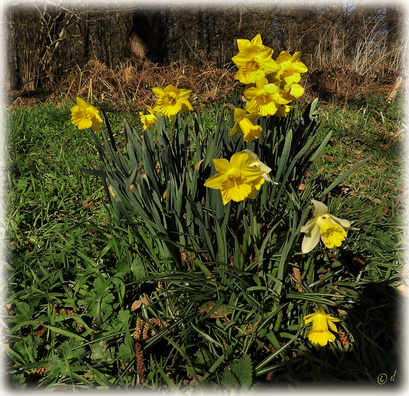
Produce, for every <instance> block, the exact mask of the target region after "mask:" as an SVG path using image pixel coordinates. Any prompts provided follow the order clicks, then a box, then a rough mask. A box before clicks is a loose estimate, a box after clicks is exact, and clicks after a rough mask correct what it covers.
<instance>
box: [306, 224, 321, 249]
mask: <svg viewBox="0 0 409 396" xmlns="http://www.w3.org/2000/svg"><path fill="white" fill-rule="evenodd" d="M320 231H321V230H320V228H319V227H318V226H317V227H313V228H312V229H311V230H310V231H309V232H307V233H306V234H305V235H304V238H303V240H302V244H301V250H302V252H303V253H304V254H306V253H309V252H311V250H312V249H314V248H315V246H317V244H318V242H319V241H320Z"/></svg>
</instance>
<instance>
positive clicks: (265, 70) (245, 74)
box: [232, 34, 280, 84]
mask: <svg viewBox="0 0 409 396" xmlns="http://www.w3.org/2000/svg"><path fill="white" fill-rule="evenodd" d="M237 45H238V47H239V53H238V54H237V55H236V56H234V57H233V58H232V61H233V62H234V63H235V64H236V65H237V67H238V69H239V70H238V72H237V73H236V76H235V79H236V80H239V81H240V82H242V83H244V84H251V83H254V82H255V81H256V77H257V76H260V77H264V76H265V75H266V74H269V73H274V72H276V71H278V70H279V69H280V66H279V65H278V64H277V62H276V61H275V60H274V59H272V58H271V56H272V54H273V50H272V49H271V48H269V47H266V46H265V45H263V42H262V40H261V36H260V34H258V35H257V36H256V37H254V38H253V40H251V42H250V41H249V40H242V39H239V40H237Z"/></svg>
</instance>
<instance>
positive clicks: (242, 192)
mask: <svg viewBox="0 0 409 396" xmlns="http://www.w3.org/2000/svg"><path fill="white" fill-rule="evenodd" d="M250 153H251V151H250ZM252 154H254V153H252ZM254 155H255V154H254ZM256 157H257V156H256ZM252 158H253V161H252V162H250V156H249V150H244V151H240V152H239V153H236V154H234V155H233V156H232V157H231V158H230V162H229V161H228V160H227V159H225V158H221V159H214V160H213V163H214V167H215V168H216V171H217V172H218V173H217V174H216V175H214V176H212V177H210V178H209V179H207V180H206V182H205V186H206V187H208V188H212V189H215V190H220V191H221V194H222V198H223V204H224V205H226V204H227V203H228V202H229V201H231V200H233V201H235V202H240V201H243V200H244V199H245V198H247V197H248V198H251V199H254V198H255V197H256V195H257V191H258V190H259V189H260V188H261V186H262V184H263V183H264V176H263V175H264V174H265V173H266V172H267V169H265V168H264V169H261V165H258V166H257V164H255V165H253V163H254V162H255V161H254V157H252ZM257 160H258V157H257ZM249 164H250V165H253V166H250V167H249ZM268 169H269V168H268Z"/></svg>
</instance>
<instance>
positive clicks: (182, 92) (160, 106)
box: [152, 85, 193, 120]
mask: <svg viewBox="0 0 409 396" xmlns="http://www.w3.org/2000/svg"><path fill="white" fill-rule="evenodd" d="M152 91H153V93H154V94H155V96H156V97H157V99H158V100H157V102H156V104H155V106H154V108H153V110H154V111H158V112H160V113H162V114H164V115H165V116H166V117H169V118H170V119H171V120H172V119H173V118H174V117H175V116H176V114H177V113H179V111H191V110H193V107H192V105H191V104H190V103H189V101H188V98H189V95H190V94H191V92H192V91H191V90H188V89H178V88H176V87H174V86H173V85H168V86H167V87H166V88H165V89H162V88H152Z"/></svg>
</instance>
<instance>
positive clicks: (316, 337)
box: [303, 305, 342, 346]
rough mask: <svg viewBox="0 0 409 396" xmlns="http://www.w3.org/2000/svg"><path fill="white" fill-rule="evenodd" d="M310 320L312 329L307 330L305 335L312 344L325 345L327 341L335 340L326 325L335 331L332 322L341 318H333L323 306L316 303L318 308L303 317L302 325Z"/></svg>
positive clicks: (340, 320) (339, 320)
mask: <svg viewBox="0 0 409 396" xmlns="http://www.w3.org/2000/svg"><path fill="white" fill-rule="evenodd" d="M311 322H312V329H311V330H310V331H308V333H307V337H308V338H309V340H310V341H311V342H313V343H314V344H319V345H321V346H325V345H327V343H328V341H329V342H334V341H335V335H334V334H333V333H331V332H330V331H329V330H328V326H329V328H330V329H331V330H332V331H335V332H336V331H337V328H336V326H335V324H334V322H342V319H338V318H334V317H333V316H331V315H330V314H326V313H325V311H324V308H322V307H321V305H318V309H317V311H316V312H314V313H313V314H310V315H307V316H305V317H304V318H303V326H306V325H308V324H309V323H311Z"/></svg>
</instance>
